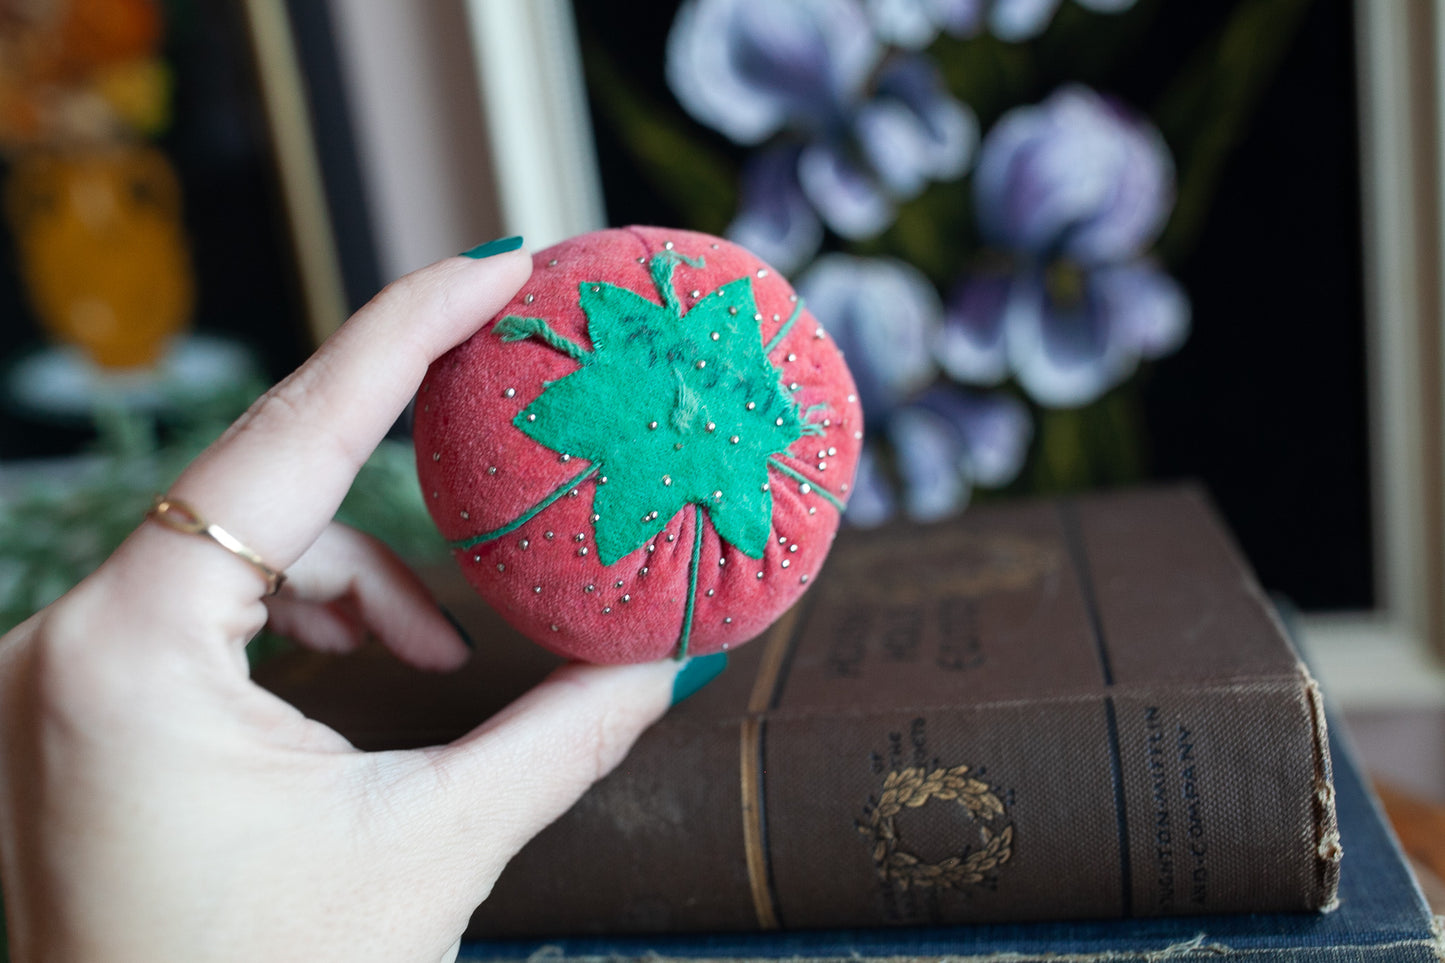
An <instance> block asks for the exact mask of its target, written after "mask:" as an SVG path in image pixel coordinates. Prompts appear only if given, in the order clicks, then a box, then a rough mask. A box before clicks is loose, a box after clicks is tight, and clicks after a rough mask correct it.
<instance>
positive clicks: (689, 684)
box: [672, 652, 728, 705]
mask: <svg viewBox="0 0 1445 963" xmlns="http://www.w3.org/2000/svg"><path fill="white" fill-rule="evenodd" d="M727 665H728V654H727V653H726V652H714V653H713V654H712V655H701V656H698V657H697V658H694V659H689V660H688V662H687V665H685V666H683V667H682V670H681V671H680V672H678V673H677V676H676V677H675V678H674V679H673V680H672V705H677V704H678V703H679V702H681V701H682V700H683V699H686V698H687V697H688V696H690V695H692V694H693V693H694V692H696V691H697V690H698V689H701V688H702V687H703V686H705V685H707V684H708V683H709V682H711V681H712V680H713V679H716V678H717V677H718V675H719V674H721V672H722V670H723V669H726V668H727Z"/></svg>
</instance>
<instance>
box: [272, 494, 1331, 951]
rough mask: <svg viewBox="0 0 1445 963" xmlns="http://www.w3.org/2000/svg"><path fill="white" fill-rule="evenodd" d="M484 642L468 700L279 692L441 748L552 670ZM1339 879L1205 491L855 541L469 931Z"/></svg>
mask: <svg viewBox="0 0 1445 963" xmlns="http://www.w3.org/2000/svg"><path fill="white" fill-rule="evenodd" d="M461 599H465V595H459V596H458V600H461ZM464 621H469V622H471V623H472V624H471V626H469V627H471V628H475V629H477V630H478V632H479V633H482V634H480V635H479V638H484V639H485V641H484V643H483V644H482V645H481V647H480V649H479V651H478V655H477V658H476V659H474V660H473V661H474V663H475V664H474V666H473V667H471V668H469V669H468V670H464V671H463V673H460V674H457V675H454V676H451V677H446V678H438V677H426V676H422V675H421V674H419V673H416V674H414V673H410V672H409V671H406V670H403V669H401V668H400V667H398V666H396V665H395V663H392V662H390V661H383V659H382V658H380V657H376V656H370V657H353V658H351V659H342V660H321V659H316V658H310V659H300V660H292V661H290V662H284V663H282V664H280V665H279V666H277V667H274V668H273V670H272V672H271V674H270V681H269V684H271V685H272V686H273V688H275V689H277V691H279V692H281V693H282V694H283V695H285V696H286V697H288V698H291V699H292V700H293V701H295V702H297V703H299V704H300V705H302V707H303V708H306V709H307V710H308V711H310V712H312V714H314V715H316V716H318V717H319V718H321V719H323V720H324V721H327V722H330V723H332V724H333V725H335V726H337V727H338V728H339V729H340V730H341V731H342V732H344V733H346V734H347V735H348V736H350V737H351V738H352V739H353V740H354V741H356V742H357V743H358V744H359V745H363V746H380V745H388V746H398V745H406V744H420V743H427V742H435V741H439V740H446V739H450V738H452V737H455V736H457V735H459V734H461V733H462V732H464V731H466V730H467V729H468V728H470V727H471V726H473V725H475V724H476V723H477V722H479V721H480V720H481V719H483V718H485V716H486V714H487V713H489V712H490V711H491V710H492V709H494V708H496V707H497V706H499V705H500V704H501V703H502V702H503V701H505V699H506V697H508V696H509V695H512V694H515V692H516V691H518V687H519V686H521V685H523V684H525V682H526V681H528V680H530V679H532V678H536V677H537V676H539V675H540V674H541V673H542V672H544V671H545V670H546V668H547V667H548V665H549V662H550V657H548V656H545V655H544V654H542V653H541V652H540V650H536V649H535V648H534V647H532V646H529V645H527V644H526V643H524V642H520V641H519V640H517V639H516V638H515V637H513V636H511V635H510V634H509V633H508V631H507V630H506V629H505V628H504V627H501V625H500V623H499V622H497V621H496V620H495V618H494V617H487V616H485V614H484V613H482V612H480V611H479V610H477V609H476V607H475V606H473V609H472V610H471V611H470V612H469V614H468V615H467V616H466V617H464ZM503 651H505V652H507V653H510V654H511V655H512V656H515V657H516V658H515V659H514V660H512V661H515V662H517V663H518V665H519V668H518V669H517V671H516V672H514V673H513V675H512V676H511V678H510V681H509V682H506V683H497V682H496V681H495V680H496V677H497V674H498V669H497V666H498V663H499V661H501V656H500V654H499V653H501V652H503ZM538 764H539V765H541V764H545V761H544V760H539V761H538ZM1339 857H1340V853H1339V845H1338V834H1337V831H1336V825H1335V813H1334V800H1333V787H1332V785H1331V781H1330V763H1329V756H1328V748H1327V744H1326V738H1325V731H1324V717H1323V713H1322V711H1321V706H1320V699H1319V694H1318V691H1317V689H1316V687H1315V684H1314V683H1313V681H1312V680H1311V679H1310V677H1309V675H1308V673H1307V672H1306V671H1305V668H1304V666H1303V665H1302V664H1301V662H1300V659H1299V657H1298V656H1297V654H1296V653H1295V651H1294V650H1293V648H1292V647H1291V645H1290V643H1289V641H1288V639H1287V637H1286V635H1285V633H1284V631H1283V629H1282V627H1281V625H1280V623H1279V621H1278V619H1277V618H1276V616H1275V613H1274V611H1273V609H1272V607H1271V606H1270V604H1269V603H1268V601H1267V600H1266V599H1265V597H1264V596H1263V595H1262V593H1261V592H1260V589H1259V587H1258V585H1257V584H1256V582H1255V579H1254V577H1253V575H1252V574H1251V572H1250V571H1249V569H1248V567H1247V566H1246V564H1245V563H1244V561H1243V560H1242V558H1241V556H1240V554H1239V552H1238V551H1237V549H1236V548H1235V546H1234V545H1233V543H1232V542H1231V540H1230V538H1229V536H1228V535H1227V534H1226V533H1225V532H1224V530H1223V529H1222V527H1221V525H1220V523H1219V522H1218V520H1217V518H1216V516H1215V514H1214V513H1213V511H1212V510H1211V508H1210V507H1209V505H1208V504H1207V502H1206V500H1205V499H1204V498H1203V496H1201V495H1200V494H1199V493H1198V492H1197V491H1196V490H1194V489H1188V488H1182V489H1181V488H1172V489H1164V490H1148V491H1136V492H1128V493H1121V494H1115V495H1102V496H1089V497H1083V498H1078V499H1071V500H1064V501H1031V502H1016V503H1010V504H1003V505H998V506H992V505H990V506H979V507H975V508H973V509H970V510H969V512H967V513H966V514H965V516H964V517H963V518H962V519H960V520H958V521H956V522H952V523H948V524H945V525H939V526H933V527H894V528H890V529H888V530H885V531H877V532H867V533H862V532H851V531H849V532H844V533H843V534H842V535H840V536H839V538H838V542H837V545H836V547H835V548H834V550H833V554H832V556H831V558H830V559H829V561H828V563H827V566H826V568H825V570H824V572H823V573H822V574H821V575H820V577H819V579H818V583H817V585H816V586H815V588H814V589H813V591H812V592H810V593H809V594H808V595H807V596H805V598H804V599H803V601H802V602H801V603H800V604H799V605H798V606H797V607H795V608H794V609H793V610H792V611H790V612H789V613H787V615H785V616H784V617H783V618H782V619H781V620H780V621H779V622H778V623H777V624H776V625H775V626H774V627H773V628H772V629H771V630H770V631H769V632H768V633H767V634H766V635H764V636H763V637H761V638H759V639H757V640H755V641H754V642H752V643H750V644H749V645H747V646H746V647H744V648H742V649H740V650H738V651H737V652H735V653H734V655H733V659H732V664H731V665H730V666H729V668H728V670H727V671H726V672H724V673H723V675H722V676H721V677H720V678H719V679H718V680H717V681H716V682H714V683H712V684H711V685H710V686H708V687H707V688H705V689H703V690H702V691H701V692H700V693H699V694H698V695H697V696H695V697H693V699H691V700H689V701H688V702H686V703H683V704H682V705H681V706H678V707H676V708H675V709H674V710H673V711H672V712H671V713H669V715H668V716H667V717H666V718H665V719H664V720H663V721H662V722H660V723H659V724H658V725H657V726H655V727H654V728H653V729H652V730H650V731H649V732H648V733H647V734H646V735H644V736H643V738H642V739H641V741H640V742H639V743H638V744H637V746H636V747H635V748H634V749H633V751H632V753H631V755H630V756H629V757H628V759H627V760H626V761H625V762H624V763H623V765H622V766H621V768H620V769H619V770H618V771H617V772H615V773H614V774H613V775H611V776H609V777H608V778H607V779H605V780H603V781H602V782H601V783H599V784H598V785H597V786H596V787H594V788H593V789H592V791H591V792H589V793H588V794H587V796H586V797H584V798H583V800H582V801H581V802H580V803H579V804H578V805H577V806H576V807H575V808H574V809H573V810H572V811H571V812H570V813H568V814H567V815H566V816H564V817H563V818H562V819H560V820H559V821H558V822H557V823H555V824H554V825H552V826H551V827H549V828H548V829H547V830H546V831H544V832H543V833H542V835H541V836H539V837H538V838H537V839H536V840H534V841H533V842H532V843H531V844H530V845H529V846H528V847H527V848H526V849H524V850H523V851H522V853H521V854H519V855H518V856H517V857H516V858H515V859H514V860H513V862H512V863H511V864H510V865H509V866H508V867H507V869H506V871H505V872H504V873H503V875H502V877H501V879H500V880H499V881H498V883H497V886H496V888H495V890H494V891H493V893H492V895H491V897H490V898H489V899H488V900H487V902H486V903H485V904H484V905H483V906H482V907H481V909H480V910H479V911H478V913H477V915H476V917H475V918H474V920H473V928H472V935H563V934H591V933H655V932H676V931H729V930H731V931H736V930H756V929H772V928H793V929H801V928H820V927H828V928H837V927H855V926H870V925H879V924H897V923H955V922H980V921H1003V920H1025V919H1045V918H1050V919H1064V918H1084V917H1119V916H1151V915H1172V914H1192V913H1229V912H1245V911H1252V912H1265V911H1287V910H1318V909H1322V908H1326V907H1328V906H1330V905H1331V903H1332V901H1333V900H1334V898H1335V891H1336V886H1337V883H1338V878H1339Z"/></svg>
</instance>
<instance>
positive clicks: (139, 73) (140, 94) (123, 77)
mask: <svg viewBox="0 0 1445 963" xmlns="http://www.w3.org/2000/svg"><path fill="white" fill-rule="evenodd" d="M95 88H96V90H97V92H99V94H100V96H101V97H103V98H105V101H106V103H108V104H109V105H110V107H111V109H112V110H114V111H115V112H116V114H117V115H118V116H119V117H120V119H121V120H122V121H124V122H125V123H126V124H128V125H129V126H130V127H132V128H133V129H135V130H138V131H140V132H141V133H142V134H158V133H160V132H161V131H163V130H165V129H166V128H167V127H168V126H170V122H171V111H170V107H171V72H170V69H169V68H168V67H167V66H166V65H165V63H164V62H162V61H161V60H160V59H158V58H155V57H149V58H146V59H144V60H128V61H126V62H124V63H118V64H112V65H110V66H107V67H102V68H101V69H100V70H99V71H97V73H96V75H95Z"/></svg>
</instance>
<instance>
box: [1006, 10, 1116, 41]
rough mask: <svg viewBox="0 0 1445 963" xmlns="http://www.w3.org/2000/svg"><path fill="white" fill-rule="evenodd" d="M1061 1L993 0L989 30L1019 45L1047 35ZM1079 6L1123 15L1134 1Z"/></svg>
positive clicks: (1098, 11)
mask: <svg viewBox="0 0 1445 963" xmlns="http://www.w3.org/2000/svg"><path fill="white" fill-rule="evenodd" d="M1060 2H1061V0H994V2H993V3H992V4H991V5H990V8H989V11H988V29H989V32H990V33H992V34H993V35H994V36H995V37H998V38H999V39H1000V40H1007V41H1009V42H1010V43H1018V42H1019V41H1023V40H1030V39H1032V38H1034V37H1037V36H1038V35H1039V34H1041V33H1043V32H1044V29H1045V28H1046V27H1048V25H1049V21H1051V20H1053V19H1054V13H1055V12H1056V11H1057V10H1058V9H1059V4H1060ZM1077 2H1078V4H1079V6H1081V7H1083V8H1085V9H1086V10H1092V11H1094V12H1095V13H1121V12H1123V11H1125V10H1128V9H1129V8H1130V7H1132V6H1134V3H1135V0H1077Z"/></svg>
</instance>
